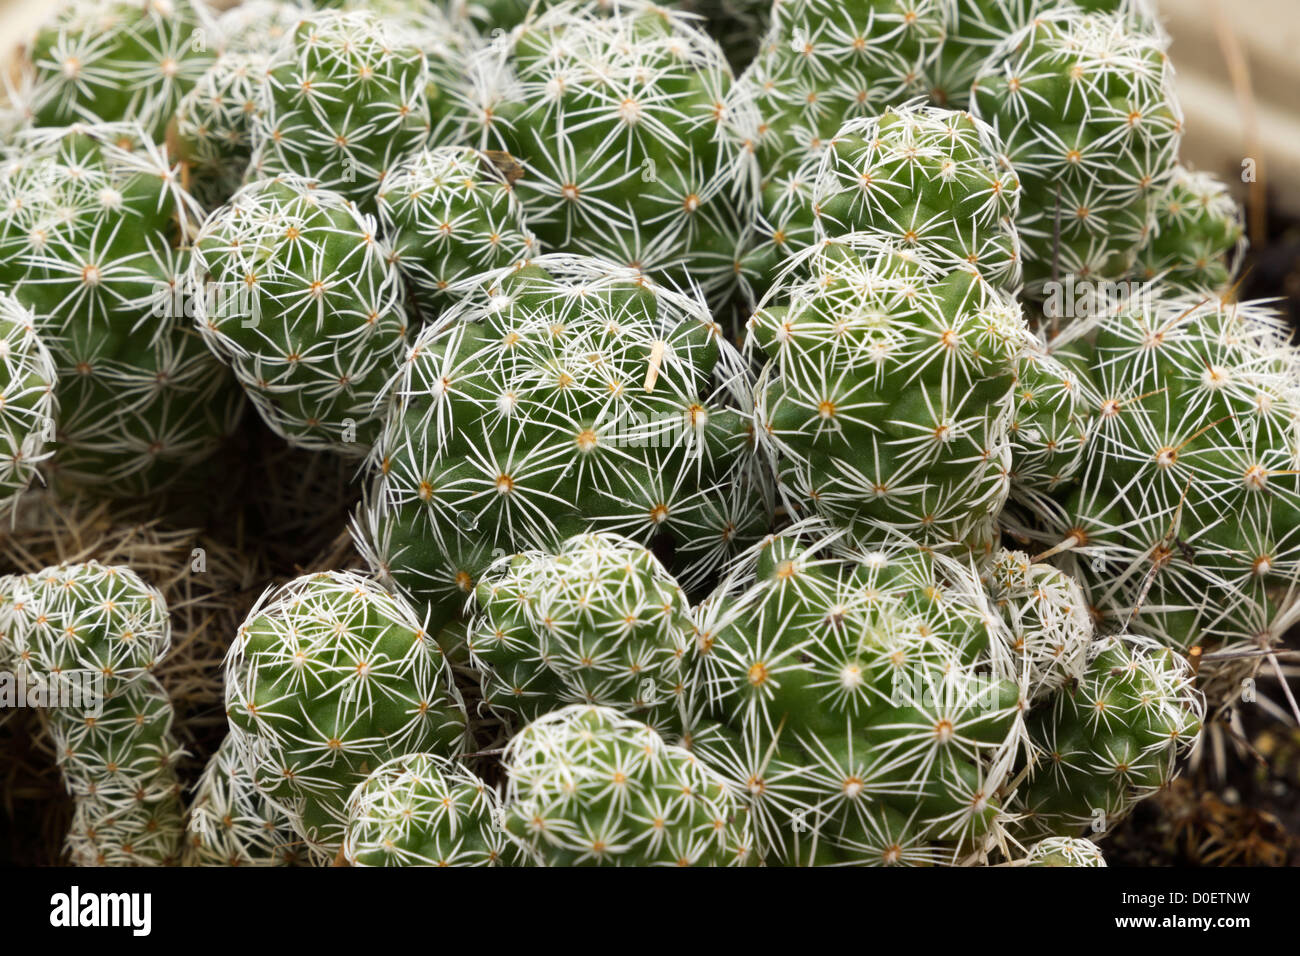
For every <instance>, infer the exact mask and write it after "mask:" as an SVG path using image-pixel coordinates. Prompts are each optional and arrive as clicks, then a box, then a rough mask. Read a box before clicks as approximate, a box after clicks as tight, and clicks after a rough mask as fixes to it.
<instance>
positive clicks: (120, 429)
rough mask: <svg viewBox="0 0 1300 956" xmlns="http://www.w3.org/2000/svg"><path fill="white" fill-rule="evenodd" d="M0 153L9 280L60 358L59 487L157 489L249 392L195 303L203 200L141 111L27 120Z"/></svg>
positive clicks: (208, 448) (218, 436)
mask: <svg viewBox="0 0 1300 956" xmlns="http://www.w3.org/2000/svg"><path fill="white" fill-rule="evenodd" d="M19 142H20V148H19V149H18V150H16V151H15V152H14V154H13V156H12V158H11V159H9V161H8V162H6V163H4V164H3V165H2V166H0V206H3V207H4V208H5V209H6V210H7V214H6V215H5V216H4V217H3V218H0V287H3V288H5V289H7V290H8V292H9V293H10V295H12V296H13V297H14V298H15V299H17V300H18V301H19V302H21V303H22V304H23V305H24V306H25V307H27V308H28V309H30V310H32V312H33V313H34V315H35V321H36V330H37V332H38V333H39V334H40V335H41V336H42V338H43V339H44V340H45V342H46V345H47V346H48V348H49V350H50V354H51V355H52V356H53V358H54V362H55V366H56V368H57V371H58V376H59V379H58V385H57V387H56V390H55V395H56V396H57V398H58V403H59V414H58V422H57V426H58V427H57V435H56V442H57V444H56V447H55V452H54V455H53V457H52V458H51V459H50V460H49V461H48V462H46V464H45V469H46V471H47V472H48V474H49V475H50V477H51V479H52V483H53V484H54V485H55V486H56V487H58V488H70V489H76V490H85V491H87V492H90V493H94V494H97V495H100V496H106V497H111V498H124V497H138V496H141V495H147V494H150V493H152V492H155V491H158V490H160V489H162V488H163V487H165V486H166V485H168V484H170V483H171V482H173V481H175V480H176V479H177V478H179V477H180V476H181V475H182V474H184V473H185V471H186V470H188V469H190V468H193V467H194V466H196V465H198V464H199V463H201V462H202V461H204V460H205V459H206V458H208V457H209V456H210V455H211V454H212V453H213V452H215V451H216V450H217V448H219V447H220V445H221V442H222V441H223V440H224V439H225V438H226V437H227V436H228V435H229V434H230V433H231V432H232V431H233V430H234V427H235V424H236V423H237V421H238V418H239V415H240V413H241V412H242V410H243V396H242V394H241V392H240V390H239V388H238V386H237V385H236V384H235V383H234V381H233V380H232V378H231V376H230V374H229V372H228V371H227V370H226V369H225V368H223V367H222V365H221V363H220V362H218V361H217V360H216V359H215V358H213V357H212V355H211V354H209V352H208V350H207V349H206V348H204V346H203V342H202V340H201V339H200V338H199V335H198V333H197V332H195V330H194V328H193V326H192V321H191V319H190V318H189V317H188V315H187V314H186V313H187V312H188V311H191V310H190V308H189V305H190V304H189V302H187V301H186V299H185V297H184V295H183V294H182V290H183V282H182V281H181V277H182V276H183V275H184V273H185V271H186V269H187V268H188V258H189V251H188V249H187V247H186V243H188V241H189V237H190V233H191V230H192V229H193V224H194V219H195V217H196V215H197V207H196V206H195V204H194V200H193V199H192V198H191V197H190V196H189V194H188V193H186V192H185V190H183V189H182V188H181V185H180V182H179V175H178V173H177V171H176V169H175V168H174V167H173V165H172V163H171V160H170V159H169V158H168V157H167V154H166V153H165V152H164V151H163V150H161V149H158V148H156V147H155V146H154V145H153V144H152V143H150V142H149V141H148V140H147V138H146V136H145V134H144V132H143V131H142V130H141V129H140V128H139V127H138V126H134V125H129V124H127V125H100V126H84V127H70V128H67V129H50V130H44V129H41V130H31V131H29V132H28V133H27V134H24V135H23V136H22V137H20V141H19Z"/></svg>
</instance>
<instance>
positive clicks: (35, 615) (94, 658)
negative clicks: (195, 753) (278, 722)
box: [0, 561, 184, 866]
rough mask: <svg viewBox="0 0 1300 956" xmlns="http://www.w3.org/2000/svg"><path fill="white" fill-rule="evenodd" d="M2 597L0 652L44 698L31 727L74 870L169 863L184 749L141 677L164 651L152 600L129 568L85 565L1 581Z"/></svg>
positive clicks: (167, 625)
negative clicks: (46, 757) (57, 801)
mask: <svg viewBox="0 0 1300 956" xmlns="http://www.w3.org/2000/svg"><path fill="white" fill-rule="evenodd" d="M3 591H4V594H5V600H4V602H3V603H2V604H0V632H3V633H4V634H5V641H4V642H3V645H0V647H5V648H7V649H6V650H4V651H3V653H5V654H7V655H8V657H9V664H10V665H12V666H13V668H14V671H15V673H16V676H17V677H18V679H19V680H20V681H22V682H23V683H24V684H25V685H27V686H28V687H29V688H34V689H36V690H37V691H39V692H40V693H42V694H43V695H44V699H45V703H46V706H45V708H44V709H42V710H41V711H40V716H41V723H42V725H43V728H44V732H45V733H46V735H47V736H48V737H49V739H50V741H51V744H52V749H53V751H54V755H55V760H56V762H57V763H58V766H59V769H60V771H61V773H62V776H63V781H64V784H65V786H66V787H67V790H68V792H69V793H70V794H71V795H72V796H73V798H74V811H73V820H72V825H71V827H70V829H69V831H68V834H67V839H66V847H67V851H68V853H69V855H70V858H71V860H72V862H73V864H74V865H77V866H128V865H130V866H157V865H169V864H171V863H174V862H175V860H176V856H177V853H178V852H179V847H180V837H181V832H182V825H181V815H182V813H183V811H184V807H183V803H182V800H181V786H180V781H179V779H178V778H177V775H176V762H177V760H178V759H179V758H180V756H181V755H182V752H183V751H182V750H181V748H180V746H179V745H178V744H177V742H176V738H175V736H174V735H173V734H172V717H173V713H172V705H171V701H170V700H169V699H168V696H167V692H166V691H165V690H164V689H163V687H162V685H161V684H159V683H158V681H157V679H156V678H155V677H154V676H153V674H152V673H150V671H152V670H153V668H154V667H155V665H156V664H157V663H158V661H159V660H160V659H161V658H162V657H163V656H164V655H165V654H166V653H167V651H168V649H169V647H170V646H171V622H170V619H169V617H168V614H167V604H166V601H165V600H164V599H163V596H162V594H161V593H160V592H159V591H158V590H157V589H156V588H154V587H152V586H150V585H149V584H146V583H145V582H144V581H143V580H141V578H140V577H139V575H137V574H136V573H135V572H134V571H132V570H131V569H130V568H127V567H114V566H105V565H101V564H99V563H98V562H95V561H89V562H86V563H84V564H64V565H59V566H57V567H50V568H46V569H44V570H43V571H40V572H37V573H35V574H29V575H21V576H16V577H11V578H9V579H8V580H7V581H6V583H5V586H4V588H3ZM0 663H3V662H0ZM29 693H30V691H29Z"/></svg>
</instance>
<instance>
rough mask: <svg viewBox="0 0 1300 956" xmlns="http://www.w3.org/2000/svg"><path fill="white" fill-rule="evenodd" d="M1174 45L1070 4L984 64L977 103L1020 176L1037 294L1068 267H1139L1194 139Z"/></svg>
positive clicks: (1028, 270) (1117, 271) (1086, 273)
mask: <svg viewBox="0 0 1300 956" xmlns="http://www.w3.org/2000/svg"><path fill="white" fill-rule="evenodd" d="M1165 46H1166V41H1165V40H1164V39H1163V38H1161V37H1160V36H1159V35H1157V34H1156V33H1154V32H1147V31H1145V30H1140V29H1135V28H1134V27H1133V26H1132V25H1131V24H1130V23H1129V21H1128V20H1127V19H1126V18H1125V17H1124V16H1123V15H1118V14H1112V15H1096V16H1089V15H1084V14H1082V13H1080V12H1079V11H1078V10H1074V9H1070V8H1068V7H1064V8H1060V9H1058V10H1056V11H1054V12H1050V13H1047V14H1044V15H1043V16H1041V17H1040V18H1038V19H1037V20H1035V21H1034V22H1033V23H1031V24H1030V25H1029V26H1028V27H1026V28H1025V29H1024V30H1022V31H1021V32H1020V33H1017V34H1014V35H1012V36H1011V37H1008V38H1007V39H1006V40H1004V41H1003V43H1002V44H1000V45H999V46H998V47H997V49H996V50H995V51H994V52H993V53H992V54H991V55H990V56H989V58H988V59H987V60H986V61H985V62H984V65H983V66H982V67H981V70H980V73H979V75H978V76H977V78H976V81H975V86H974V101H973V104H972V108H973V110H974V112H975V115H976V116H977V117H979V118H980V119H982V120H984V121H985V122H987V123H988V124H989V125H990V126H992V127H993V130H994V132H995V134H996V135H997V137H998V139H999V140H1000V141H1001V142H1002V144H1003V146H1004V147H1005V151H1006V157H1007V159H1008V160H1009V161H1010V162H1011V164H1012V166H1013V167H1014V169H1015V171H1016V173H1017V174H1018V175H1019V177H1020V183H1021V186H1022V187H1023V188H1022V191H1021V201H1020V215H1019V217H1018V218H1017V219H1016V228H1017V229H1018V230H1019V233H1020V241H1021V249H1022V251H1023V253H1024V274H1025V285H1026V291H1027V292H1028V293H1029V294H1030V295H1033V296H1036V297H1041V296H1042V295H1043V294H1044V289H1045V285H1046V284H1047V283H1049V282H1053V281H1056V280H1058V278H1059V277H1060V276H1064V275H1065V274H1066V273H1073V274H1075V275H1078V276H1080V277H1083V278H1085V279H1088V280H1095V279H1114V278H1120V277H1122V276H1124V275H1126V274H1127V273H1128V272H1129V271H1130V270H1131V269H1132V267H1133V263H1134V260H1135V257H1136V254H1137V251H1138V249H1139V248H1140V247H1141V245H1142V244H1143V243H1144V242H1145V241H1146V238H1147V235H1148V233H1149V231H1150V229H1151V225H1152V221H1153V217H1154V214H1155V209H1156V202H1157V200H1158V198H1159V196H1160V194H1161V192H1162V191H1163V190H1164V188H1165V184H1166V183H1167V182H1168V181H1169V178H1170V176H1171V175H1172V174H1173V169H1174V160H1175V157H1176V156H1177V153H1178V144H1179V141H1180V139H1181V137H1182V127H1183V119H1182V112H1181V110H1180V108H1179V105H1178V101H1177V99H1176V98H1175V96H1174V91H1173V71H1172V69H1171V67H1170V65H1169V58H1168V56H1167V55H1166V54H1165Z"/></svg>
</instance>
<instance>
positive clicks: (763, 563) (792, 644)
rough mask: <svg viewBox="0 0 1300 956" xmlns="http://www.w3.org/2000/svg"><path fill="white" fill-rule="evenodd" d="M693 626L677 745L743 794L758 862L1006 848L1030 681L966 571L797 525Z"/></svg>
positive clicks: (870, 860) (736, 575)
mask: <svg viewBox="0 0 1300 956" xmlns="http://www.w3.org/2000/svg"><path fill="white" fill-rule="evenodd" d="M697 627H698V630H699V634H700V636H699V642H700V645H701V651H700V653H701V661H702V665H703V670H702V677H701V680H700V681H699V687H700V688H701V689H702V694H701V699H699V700H698V701H697V702H696V706H695V708H694V714H695V717H696V724H695V726H694V727H693V732H692V735H691V738H690V745H691V748H692V750H693V751H694V752H696V753H699V754H700V755H701V757H702V758H703V759H704V760H705V761H706V762H707V763H709V764H711V765H713V766H715V767H717V768H718V769H719V770H720V771H722V772H724V773H725V774H726V776H727V778H728V779H729V780H731V781H732V782H733V785H734V786H735V787H736V789H737V790H738V791H739V792H741V793H744V794H745V795H747V797H748V802H749V806H750V812H751V815H752V816H753V818H754V829H755V832H756V836H757V847H758V850H759V852H760V854H761V856H762V857H763V858H764V859H765V860H766V862H767V863H768V864H769V865H771V864H777V863H784V864H795V865H810V864H814V865H823V864H850V863H851V864H870V865H880V864H923V863H935V862H941V861H948V862H956V861H957V860H960V859H963V858H965V857H966V856H967V855H968V854H979V853H981V852H985V850H986V848H987V847H988V846H989V845H992V844H993V843H995V842H996V840H997V839H998V837H999V836H1000V835H1002V834H1003V833H1005V830H1006V825H1007V823H1008V821H1009V820H1010V818H1009V817H1008V816H1007V814H1006V812H1005V810H1004V809H1003V807H1002V806H1001V800H1000V797H999V794H998V791H999V788H1000V787H1001V786H1002V785H1003V784H1005V783H1007V782H1008V780H1009V777H1008V771H1009V769H1010V767H1011V761H1012V760H1013V759H1014V758H1015V756H1016V755H1017V753H1018V751H1019V749H1020V747H1021V746H1022V744H1023V741H1024V725H1023V716H1022V713H1021V710H1022V707H1023V706H1024V704H1025V698H1026V697H1027V682H1026V681H1025V679H1024V675H1023V673H1022V667H1021V665H1020V662H1019V660H1018V657H1017V655H1016V653H1015V650H1014V647H1013V635H1012V634H1011V633H1010V631H1009V630H1008V629H1007V628H1006V627H1005V625H1004V624H1003V623H1002V621H1001V619H1000V617H999V616H998V614H997V613H996V611H994V610H993V609H992V608H991V607H990V605H989V602H988V600H987V598H986V596H985V594H984V590H983V586H982V584H981V582H980V581H979V579H978V578H976V577H975V575H974V574H973V573H972V572H971V571H969V570H968V569H967V568H965V567H964V566H963V565H961V564H958V563H956V562H954V561H952V560H950V559H946V558H943V557H941V556H939V555H937V554H934V553H932V552H930V551H928V550H926V549H922V548H919V547H917V546H916V545H913V544H907V543H898V544H891V545H888V546H886V547H883V548H881V549H878V550H874V551H858V550H854V549H851V548H846V547H843V541H840V542H838V543H837V541H836V536H835V535H833V534H832V535H827V534H826V533H825V526H824V525H817V524H813V525H808V524H804V525H801V526H797V527H796V528H795V529H792V530H790V531H786V532H782V533H781V534H780V535H777V536H776V537H774V538H772V539H769V541H767V542H765V543H764V544H763V545H762V546H761V547H759V548H756V549H755V550H754V551H753V552H752V553H751V554H750V555H749V556H748V558H747V560H745V561H742V562H738V563H737V564H736V565H735V566H734V569H733V572H732V574H731V575H730V576H729V577H728V579H727V580H726V581H724V583H723V584H722V585H721V586H720V587H719V589H718V591H717V592H715V593H714V594H713V595H711V596H710V597H709V598H708V599H707V600H706V601H705V602H703V603H702V604H701V605H700V606H699V607H698V609H697Z"/></svg>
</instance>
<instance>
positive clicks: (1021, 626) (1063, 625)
mask: <svg viewBox="0 0 1300 956" xmlns="http://www.w3.org/2000/svg"><path fill="white" fill-rule="evenodd" d="M986 583H987V586H988V591H989V596H990V597H991V598H992V599H993V604H994V606H995V607H996V608H997V609H998V610H999V611H1000V612H1001V613H1002V619H1003V620H1004V621H1006V624H1007V627H1008V628H1009V629H1010V631H1011V635H1012V638H1013V643H1012V645H1011V646H1012V648H1013V649H1014V650H1015V652H1016V655H1017V662H1018V665H1019V667H1020V669H1021V677H1022V678H1023V680H1024V682H1025V684H1026V686H1027V687H1028V690H1029V693H1028V699H1029V701H1030V703H1036V702H1038V701H1040V700H1042V699H1043V698H1044V697H1047V696H1049V695H1051V694H1053V693H1055V692H1056V691H1057V690H1059V689H1060V688H1061V687H1063V686H1064V685H1066V684H1067V683H1069V682H1070V681H1072V680H1075V679H1077V678H1078V677H1079V676H1080V675H1081V674H1082V670H1083V665H1084V656H1085V653H1086V650H1087V647H1088V644H1089V642H1090V641H1091V640H1092V639H1093V623H1092V618H1091V616H1090V615H1089V614H1088V602H1087V599H1086V598H1084V596H1083V591H1082V589H1081V588H1080V587H1079V583H1078V582H1077V581H1075V580H1074V578H1072V577H1070V576H1069V575H1068V574H1066V573H1065V572H1064V571H1062V570H1060V569H1059V568H1056V567H1054V566H1052V565H1050V564H1045V563H1042V562H1034V561H1031V560H1030V559H1029V556H1028V555H1026V554H1025V553H1024V552H1023V551H1009V550H1006V549H1000V550H998V551H997V552H996V553H995V554H994V556H993V561H992V562H991V564H990V566H989V569H988V572H987V574H986Z"/></svg>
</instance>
